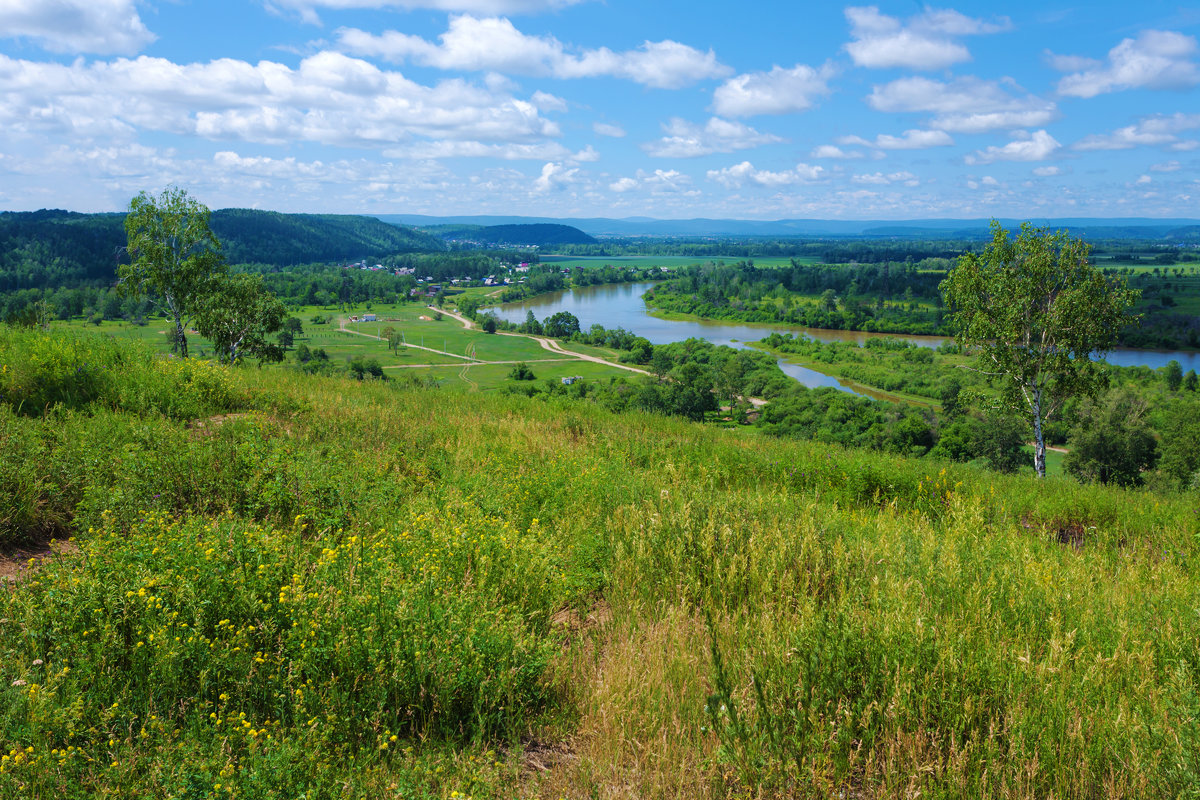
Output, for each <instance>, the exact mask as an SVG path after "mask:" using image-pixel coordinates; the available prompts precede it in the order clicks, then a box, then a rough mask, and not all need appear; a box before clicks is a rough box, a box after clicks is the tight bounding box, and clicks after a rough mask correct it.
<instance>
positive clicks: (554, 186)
mask: <svg viewBox="0 0 1200 800" xmlns="http://www.w3.org/2000/svg"><path fill="white" fill-rule="evenodd" d="M578 175H579V169H578V168H576V167H571V168H568V167H566V166H564V165H563V164H556V163H552V162H547V163H546V164H545V165H543V166H542V174H541V175H539V176H538V177H537V179H536V180H534V182H533V189H534V191H535V192H538V193H545V192H553V191H560V190H562V189H564V188H566V187H567V186H568V185H569V184H572V183H574V182H575V181H576V179H577V176H578Z"/></svg>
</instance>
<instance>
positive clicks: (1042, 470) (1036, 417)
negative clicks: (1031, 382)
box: [1033, 386, 1046, 478]
mask: <svg viewBox="0 0 1200 800" xmlns="http://www.w3.org/2000/svg"><path fill="white" fill-rule="evenodd" d="M1033 468H1034V470H1036V471H1037V474H1038V477H1039V478H1044V477H1046V437H1045V434H1044V433H1043V432H1042V389H1041V387H1040V386H1035V387H1034V388H1033Z"/></svg>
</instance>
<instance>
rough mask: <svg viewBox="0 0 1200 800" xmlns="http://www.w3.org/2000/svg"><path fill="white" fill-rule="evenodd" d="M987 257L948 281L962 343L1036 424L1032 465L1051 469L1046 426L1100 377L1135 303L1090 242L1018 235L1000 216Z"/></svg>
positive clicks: (965, 258) (1040, 232)
mask: <svg viewBox="0 0 1200 800" xmlns="http://www.w3.org/2000/svg"><path fill="white" fill-rule="evenodd" d="M991 231H992V241H991V242H990V243H989V244H988V245H987V247H986V248H984V251H983V253H982V254H976V253H966V254H964V255H962V256H960V257H959V259H958V264H957V266H955V268H954V269H953V270H951V272H950V274H949V276H948V277H947V278H946V280H945V281H944V282H943V283H942V290H943V292H945V295H946V300H947V303H948V305H949V307H950V320H951V325H952V326H953V328H954V330H955V335H956V339H957V341H958V344H959V345H960V346H962V347H964V348H969V349H977V350H978V352H979V355H980V358H981V361H982V362H983V365H984V366H983V367H982V369H983V371H985V372H987V373H988V374H989V375H991V376H993V377H994V378H995V379H996V382H997V385H998V388H999V390H1000V397H1001V402H1002V403H1003V404H1004V405H1007V406H1008V407H1010V408H1011V409H1013V410H1014V411H1017V412H1019V413H1021V414H1022V415H1023V416H1025V418H1026V419H1027V420H1029V421H1030V422H1031V423H1032V426H1033V433H1034V451H1035V452H1034V466H1035V468H1036V469H1037V473H1038V475H1041V476H1043V477H1044V476H1045V474H1046V444H1045V438H1044V435H1043V426H1044V424H1045V423H1046V421H1047V420H1049V419H1051V418H1053V417H1054V415H1055V414H1056V413H1057V412H1058V411H1059V410H1060V409H1061V407H1062V404H1063V402H1064V401H1065V400H1066V399H1067V398H1068V397H1071V396H1072V395H1079V394H1083V395H1094V394H1095V393H1096V391H1098V390H1099V388H1100V387H1101V386H1102V385H1103V383H1104V378H1105V374H1104V372H1103V369H1102V367H1101V365H1099V364H1097V363H1096V362H1095V361H1093V360H1092V358H1093V357H1094V356H1095V355H1097V354H1101V353H1104V352H1106V351H1108V350H1110V349H1111V348H1112V347H1113V345H1114V344H1115V343H1116V340H1117V336H1118V334H1119V332H1120V330H1121V328H1123V327H1124V326H1125V325H1126V324H1128V323H1129V322H1131V321H1135V320H1136V319H1137V317H1136V316H1135V315H1132V314H1130V313H1129V312H1128V309H1129V307H1130V306H1132V305H1133V303H1134V302H1135V300H1136V299H1137V294H1136V292H1133V291H1131V290H1129V289H1128V288H1127V286H1126V284H1125V281H1124V279H1121V278H1116V277H1111V278H1110V277H1106V276H1105V275H1104V274H1103V273H1101V272H1100V271H1099V270H1098V269H1096V268H1095V267H1094V266H1092V265H1091V264H1090V263H1089V261H1088V256H1089V247H1088V245H1087V244H1086V243H1084V242H1083V241H1082V240H1081V239H1076V238H1072V237H1071V236H1069V235H1068V234H1067V233H1066V232H1064V231H1056V232H1054V233H1051V232H1049V231H1048V230H1047V229H1045V228H1036V227H1034V226H1033V225H1031V224H1029V223H1024V224H1023V225H1022V226H1021V230H1020V232H1019V233H1018V234H1017V236H1016V238H1013V237H1011V236H1010V235H1009V232H1008V231H1007V230H1005V229H1004V227H1003V226H1001V225H1000V223H998V222H996V221H995V220H993V221H992V225H991Z"/></svg>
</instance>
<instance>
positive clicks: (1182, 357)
mask: <svg viewBox="0 0 1200 800" xmlns="http://www.w3.org/2000/svg"><path fill="white" fill-rule="evenodd" d="M652 286H654V284H653V283H617V284H606V285H604V286H587V287H584V288H581V289H571V290H568V291H565V292H551V293H548V294H543V295H538V296H537V297H533V298H530V299H529V300H524V301H521V302H518V303H505V304H504V305H501V306H496V307H495V308H494V309H492V310H493V311H495V312H496V314H497V316H499V317H500V318H501V319H506V320H508V321H510V322H518V323H519V322H524V321H525V316H526V314H527V313H528V312H530V311H532V312H533V314H534V316H536V317H537V318H538V319H539V320H544V319H545V318H546V317H548V316H550V315H551V314H555V313H557V312H559V311H570V312H571V313H572V314H574V315H575V316H576V317H578V318H579V326H580V327H581V328H583V329H584V330H587V329H588V328H590V327H591V326H592V325H595V324H600V325H603V326H604V327H606V328H624V329H625V330H627V331H633V332H634V333H636V334H637V335H639V336H645V337H646V338H647V339H649V340H650V342H651V343H652V344H666V343H668V342H680V341H683V340H684V339H691V338H697V339H707V340H708V341H710V342H712V343H713V344H718V345H720V344H724V345H729V346H731V347H743V346H744V344H743V343H744V342H755V341H758V340H759V339H762V338H763V337H765V336H769V335H771V334H772V333H788V332H791V333H793V334H796V335H801V334H803V335H805V336H809V337H811V338H813V339H818V340H820V341H823V342H854V343H856V344H860V345H861V344H862V343H863V342H865V341H867V340H868V339H870V338H872V337H880V336H888V337H892V338H896V339H904V340H905V341H909V342H913V343H914V344H918V345H921V346H922V347H937V346H938V345H940V344H941V343H942V342H944V341H946V337H944V336H914V335H908V334H896V333H867V332H865V331H835V330H826V329H822V328H800V327H797V328H790V327H781V326H777V325H759V324H754V323H750V322H709V321H695V320H669V319H659V318H658V317H652V316H650V310H649V309H648V308H647V307H646V304H645V303H644V302H643V301H642V295H643V294H644V293H645V292H647V291H648V290H649V289H650V288H651V287H652ZM1172 359H1174V360H1176V361H1178V362H1179V363H1180V364H1181V365H1182V366H1183V371H1184V372H1187V371H1188V370H1189V369H1194V370H1196V371H1197V372H1200V352H1184V351H1172V350H1131V349H1128V348H1118V349H1116V350H1113V351H1112V352H1110V353H1109V354H1108V355H1107V356H1106V360H1107V361H1108V362H1109V363H1110V364H1115V365H1118V366H1122V367H1136V366H1146V367H1150V368H1151V369H1157V368H1158V367H1164V366H1166V364H1167V362H1168V361H1170V360H1172ZM779 366H780V368H781V369H782V370H783V371H784V372H785V373H787V374H788V375H790V376H792V377H793V378H795V379H796V380H798V381H800V382H801V383H803V384H804V385H805V386H809V387H813V388H815V387H818V386H832V387H834V388H837V389H841V390H842V391H846V392H851V393H853V394H859V393H858V392H854V391H853V390H852V389H850V388H849V387H847V386H845V385H843V384H842V383H841V382H839V381H838V379H837V378H831V377H830V376H828V375H822V374H821V373H819V372H816V371H814V370H811V369H807V368H805V367H801V366H799V365H797V364H790V363H788V362H787V361H783V360H781V361H780V362H779Z"/></svg>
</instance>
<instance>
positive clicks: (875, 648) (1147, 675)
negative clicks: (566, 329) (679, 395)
mask: <svg viewBox="0 0 1200 800" xmlns="http://www.w3.org/2000/svg"><path fill="white" fill-rule="evenodd" d="M0 446H2V448H3V450H2V452H3V453H4V458H2V459H0V539H2V540H3V541H4V542H5V543H6V546H7V547H8V548H9V550H8V551H6V552H9V553H10V554H11V552H12V550H11V548H13V547H17V546H22V547H25V548H27V549H29V548H32V547H33V546H34V545H36V543H37V542H38V541H44V539H45V537H47V536H50V535H53V536H55V537H57V538H58V539H59V540H60V542H62V544H61V545H57V546H56V548H55V552H54V553H53V554H50V555H48V556H46V557H45V558H42V559H40V560H37V561H35V562H34V563H33V564H32V566H30V565H29V564H28V563H27V562H26V561H25V560H24V559H22V560H21V561H20V562H16V561H14V560H13V559H12V558H11V556H10V559H9V567H10V572H12V573H15V578H16V579H15V580H13V581H11V582H10V583H9V584H8V588H7V590H6V591H4V592H0V652H2V653H3V658H2V659H0V740H2V742H3V748H2V749H3V756H2V758H3V761H0V797H49V796H55V797H58V796H62V797H85V796H97V795H105V796H114V797H141V796H161V797H167V796H173V797H231V796H232V797H247V798H251V797H253V798H259V797H263V798H265V797H297V796H301V795H304V796H306V797H309V798H334V797H414V798H415V797H436V798H460V797H464V796H470V797H474V798H491V797H495V798H500V797H505V798H507V797H547V798H551V797H553V798H557V797H564V796H565V797H590V796H598V797H628V798H635V797H636V798H641V797H667V796H672V797H674V796H685V797H748V796H749V797H771V796H804V797H831V796H847V797H911V796H914V795H916V794H917V793H920V794H922V795H928V796H939V797H966V796H971V797H977V796H1010V797H1029V798H1033V797H1049V796H1055V797H1060V798H1068V797H1094V798H1099V797H1163V796H1187V794H1188V793H1189V792H1193V791H1194V789H1195V787H1196V785H1197V781H1198V780H1200V755H1198V753H1200V692H1198V690H1197V681H1198V680H1200V640H1198V639H1197V637H1196V633H1195V631H1196V617H1195V615H1196V609H1197V608H1200V583H1198V582H1197V581H1196V580H1195V575H1194V571H1195V565H1196V564H1197V555H1198V549H1200V541H1198V540H1197V537H1196V531H1197V517H1196V503H1195V497H1194V495H1193V496H1190V497H1188V496H1156V495H1153V494H1149V493H1140V492H1124V491H1120V490H1113V489H1106V488H1101V487H1094V486H1079V485H1077V484H1074V483H1070V482H1067V481H1060V480H1054V479H1051V480H1048V481H1046V482H1037V481H1036V480H1035V479H1030V478H1019V477H1005V476H999V475H995V474H991V473H987V472H982V471H978V470H974V469H972V468H969V467H952V466H946V467H945V468H942V467H940V466H939V465H937V464H936V463H934V464H931V463H930V462H929V461H928V460H922V461H910V460H905V459H902V458H894V457H886V456H881V455H872V454H867V453H863V452H857V451H850V450H843V449H839V448H836V447H829V446H823V445H817V444H812V443H797V442H790V441H776V440H772V439H766V438H761V437H758V436H755V435H753V434H751V435H745V434H743V433H741V432H731V431H723V430H716V429H712V428H704V427H700V426H697V425H693V424H689V423H684V422H680V421H677V420H673V419H666V418H661V417H656V416H652V415H641V414H630V415H613V414H609V413H606V412H605V411H603V410H602V409H600V408H599V407H597V406H593V405H584V404H570V403H566V402H561V403H560V402H558V401H550V402H539V401H535V400H530V399H526V398H520V397H513V396H492V395H477V394H476V395H467V394H460V393H448V392H438V391H436V390H433V391H431V390H428V389H423V388H419V387H415V386H409V385H405V384H403V383H402V382H399V381H389V382H387V383H381V382H366V383H355V382H351V381H345V380H339V379H322V378H313V377H304V376H300V375H298V374H295V373H288V372H284V371H270V370H256V369H245V370H232V371H231V370H225V369H222V368H218V367H215V366H212V365H208V364H204V363H197V362H181V361H178V360H172V359H165V358H160V357H158V356H154V355H152V354H150V353H148V352H146V351H142V350H139V349H138V348H136V347H133V346H130V345H128V344H125V343H116V342H113V341H111V340H106V339H103V338H101V337H74V336H69V335H64V334H58V333H56V334H54V335H52V336H46V335H43V334H39V333H33V332H20V331H11V330H6V329H0ZM68 538H69V539H70V542H69V543H68V542H65V541H64V540H67V539H68ZM17 566H20V567H21V570H20V571H19V573H18V572H17V570H16V567H17Z"/></svg>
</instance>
